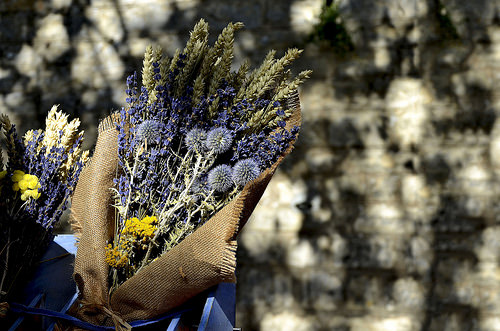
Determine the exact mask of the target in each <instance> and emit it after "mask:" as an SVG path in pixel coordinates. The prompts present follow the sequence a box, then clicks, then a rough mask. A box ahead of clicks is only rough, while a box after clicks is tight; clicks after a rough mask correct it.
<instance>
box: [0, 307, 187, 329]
mask: <svg viewBox="0 0 500 331" xmlns="http://www.w3.org/2000/svg"><path fill="white" fill-rule="evenodd" d="M9 306H10V311H12V312H14V313H18V314H28V315H39V316H46V317H50V318H56V319H59V320H64V321H66V322H68V323H69V324H71V325H73V326H76V327H79V328H82V329H86V330H90V331H108V330H115V328H114V327H113V326H98V325H94V324H91V323H87V322H84V321H82V320H80V319H78V318H76V317H73V316H69V315H66V314H63V313H61V312H58V311H53V310H49V309H43V308H33V307H28V306H25V305H22V304H19V303H9ZM190 310H191V309H190V308H184V309H179V310H176V311H174V312H171V313H168V314H165V315H160V316H159V317H155V318H152V319H149V320H138V321H133V322H130V323H129V324H130V326H132V327H133V328H136V327H140V326H146V325H151V324H154V323H158V322H161V321H163V320H165V319H167V318H173V317H178V316H180V315H181V314H183V313H185V312H187V311H190Z"/></svg>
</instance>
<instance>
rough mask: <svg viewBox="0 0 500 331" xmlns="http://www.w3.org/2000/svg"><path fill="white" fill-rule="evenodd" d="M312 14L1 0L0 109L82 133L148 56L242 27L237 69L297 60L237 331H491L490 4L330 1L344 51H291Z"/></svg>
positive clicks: (496, 153)
mask: <svg viewBox="0 0 500 331" xmlns="http://www.w3.org/2000/svg"><path fill="white" fill-rule="evenodd" d="M322 3H323V2H322V1H321V0H295V1H287V0H272V1H271V0H258V1H235V0H218V1H213V0H176V1H174V0H172V1H166V0H165V1H162V0H142V1H139V0H135V1H133V0H94V1H90V0H48V1H42V0H22V1H20V0H4V1H2V3H1V4H0V45H1V46H0V112H6V113H7V114H9V115H10V116H11V117H12V119H13V120H15V121H16V122H19V123H21V128H22V129H26V128H27V127H36V126H39V125H40V124H41V122H42V121H43V118H44V116H45V114H46V112H47V111H48V110H49V109H50V106H51V105H52V104H54V103H58V104H61V106H62V109H64V110H65V111H66V112H68V113H71V114H72V115H74V116H79V117H80V118H81V119H82V121H83V124H84V126H85V128H86V138H87V146H91V145H92V144H93V142H94V139H95V126H96V124H97V123H98V120H99V119H100V118H102V117H104V116H105V115H106V114H108V113H110V112H111V111H112V110H114V109H118V108H119V107H120V106H121V105H122V104H123V102H124V100H125V98H124V94H123V90H124V78H125V77H126V75H127V74H129V73H131V72H132V71H133V70H136V69H138V68H140V62H141V56H142V53H143V51H144V49H145V47H146V45H148V44H149V43H156V44H160V45H162V46H163V47H164V49H165V50H166V51H167V52H169V53H172V52H173V50H174V49H175V48H177V47H181V46H182V45H183V44H184V42H185V40H186V38H187V34H188V32H189V29H190V28H191V27H192V26H193V25H194V23H195V22H196V21H197V20H198V19H199V18H200V17H203V18H205V19H207V21H208V22H209V24H210V26H211V28H212V31H213V32H214V33H213V35H215V34H216V33H217V32H219V31H220V29H222V27H223V26H225V25H226V23H227V22H228V21H243V22H244V23H245V24H246V29H245V30H244V31H242V32H240V33H239V34H238V36H237V40H236V43H235V45H236V50H237V51H236V62H237V63H240V62H241V61H242V60H243V59H244V58H246V57H248V58H250V59H251V60H252V61H253V63H254V64H256V63H258V62H259V61H260V60H261V59H262V57H263V56H264V55H265V53H266V52H267V51H268V50H269V49H271V48H275V49H277V50H278V53H282V52H283V51H284V50H285V49H286V48H288V47H291V46H298V47H301V48H304V49H305V52H304V53H303V57H302V58H301V59H300V60H299V61H298V63H297V64H296V66H295V71H297V72H298V71H299V70H301V69H306V68H312V69H313V70H314V74H313V77H312V78H311V79H310V80H309V81H308V82H307V83H306V84H305V86H304V87H303V88H302V90H301V100H302V107H303V116H304V120H303V129H302V133H301V136H300V139H299V141H298V144H297V148H296V151H295V152H294V153H292V155H291V156H290V157H289V158H288V160H287V161H286V162H285V164H284V165H283V166H282V167H281V169H280V170H279V172H278V173H277V174H276V176H275V177H274V178H273V180H272V182H271V184H270V186H269V188H268V190H267V191H266V193H265V196H264V197H263V199H262V201H261V203H260V205H259V207H258V208H257V209H256V211H255V213H254V215H253V217H252V220H251V221H250V222H249V223H248V224H247V226H246V228H245V230H244V231H243V233H242V235H241V238H240V248H239V253H238V254H239V257H238V259H239V260H238V264H239V265H238V292H237V295H238V306H237V324H238V326H240V327H242V328H243V330H299V331H300V330H353V331H354V330H356V331H358V330H359V331H361V330H377V331H378V330H398V331H399V330H500V268H499V261H500V240H499V237H500V219H499V217H498V216H497V211H498V210H499V205H500V204H499V201H500V199H499V198H500V189H499V187H500V185H499V184H500V183H499V179H500V177H499V176H500V120H497V116H498V115H499V114H500V90H499V89H498V87H497V86H498V84H499V83H500V74H499V73H500V3H499V1H498V0H474V1H460V0H441V1H438V0H413V1H411V0H342V1H339V7H338V14H339V16H338V18H337V20H336V22H335V23H336V24H338V25H342V26H343V27H344V28H345V31H346V32H347V34H348V36H349V38H350V40H351V41H352V45H353V50H352V51H351V52H340V53H339V52H337V51H336V45H335V44H333V45H332V44H329V43H328V42H326V41H315V42H308V40H310V38H309V36H310V34H311V33H312V32H313V31H314V26H315V25H316V24H318V23H320V22H319V15H320V12H321V7H322Z"/></svg>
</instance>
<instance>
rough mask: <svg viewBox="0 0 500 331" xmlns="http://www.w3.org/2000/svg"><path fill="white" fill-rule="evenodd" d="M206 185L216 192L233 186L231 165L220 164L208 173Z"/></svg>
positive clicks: (224, 190)
mask: <svg viewBox="0 0 500 331" xmlns="http://www.w3.org/2000/svg"><path fill="white" fill-rule="evenodd" d="M207 181H208V185H209V186H210V187H211V188H212V189H213V190H214V191H216V192H220V193H222V192H226V191H228V190H229V189H230V188H231V186H233V179H232V171H231V167H230V166H228V165H227V164H221V165H218V166H216V167H215V168H213V169H212V170H210V172H209V173H208V178H207Z"/></svg>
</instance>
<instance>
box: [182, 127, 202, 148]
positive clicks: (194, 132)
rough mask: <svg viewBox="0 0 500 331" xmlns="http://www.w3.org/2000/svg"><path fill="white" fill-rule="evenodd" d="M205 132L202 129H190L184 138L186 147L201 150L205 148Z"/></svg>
mask: <svg viewBox="0 0 500 331" xmlns="http://www.w3.org/2000/svg"><path fill="white" fill-rule="evenodd" d="M206 139H207V133H206V132H205V130H203V129H198V128H194V129H191V130H190V131H189V132H188V133H187V134H186V137H185V139H184V141H185V143H186V146H187V148H189V149H193V150H195V151H198V152H202V151H203V150H204V149H205V141H206Z"/></svg>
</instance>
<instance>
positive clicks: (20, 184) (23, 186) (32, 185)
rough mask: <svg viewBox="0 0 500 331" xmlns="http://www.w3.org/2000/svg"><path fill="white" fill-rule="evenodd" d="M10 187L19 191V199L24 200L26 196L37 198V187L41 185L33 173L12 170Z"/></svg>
mask: <svg viewBox="0 0 500 331" xmlns="http://www.w3.org/2000/svg"><path fill="white" fill-rule="evenodd" d="M12 181H13V182H14V184H12V189H13V190H14V191H21V200H23V201H26V200H28V198H33V199H35V200H36V199H38V198H39V197H40V195H41V194H40V193H39V192H38V189H39V188H40V187H41V185H40V183H39V182H38V177H37V176H35V175H30V174H26V173H24V172H23V171H21V170H14V174H13V175H12Z"/></svg>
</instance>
